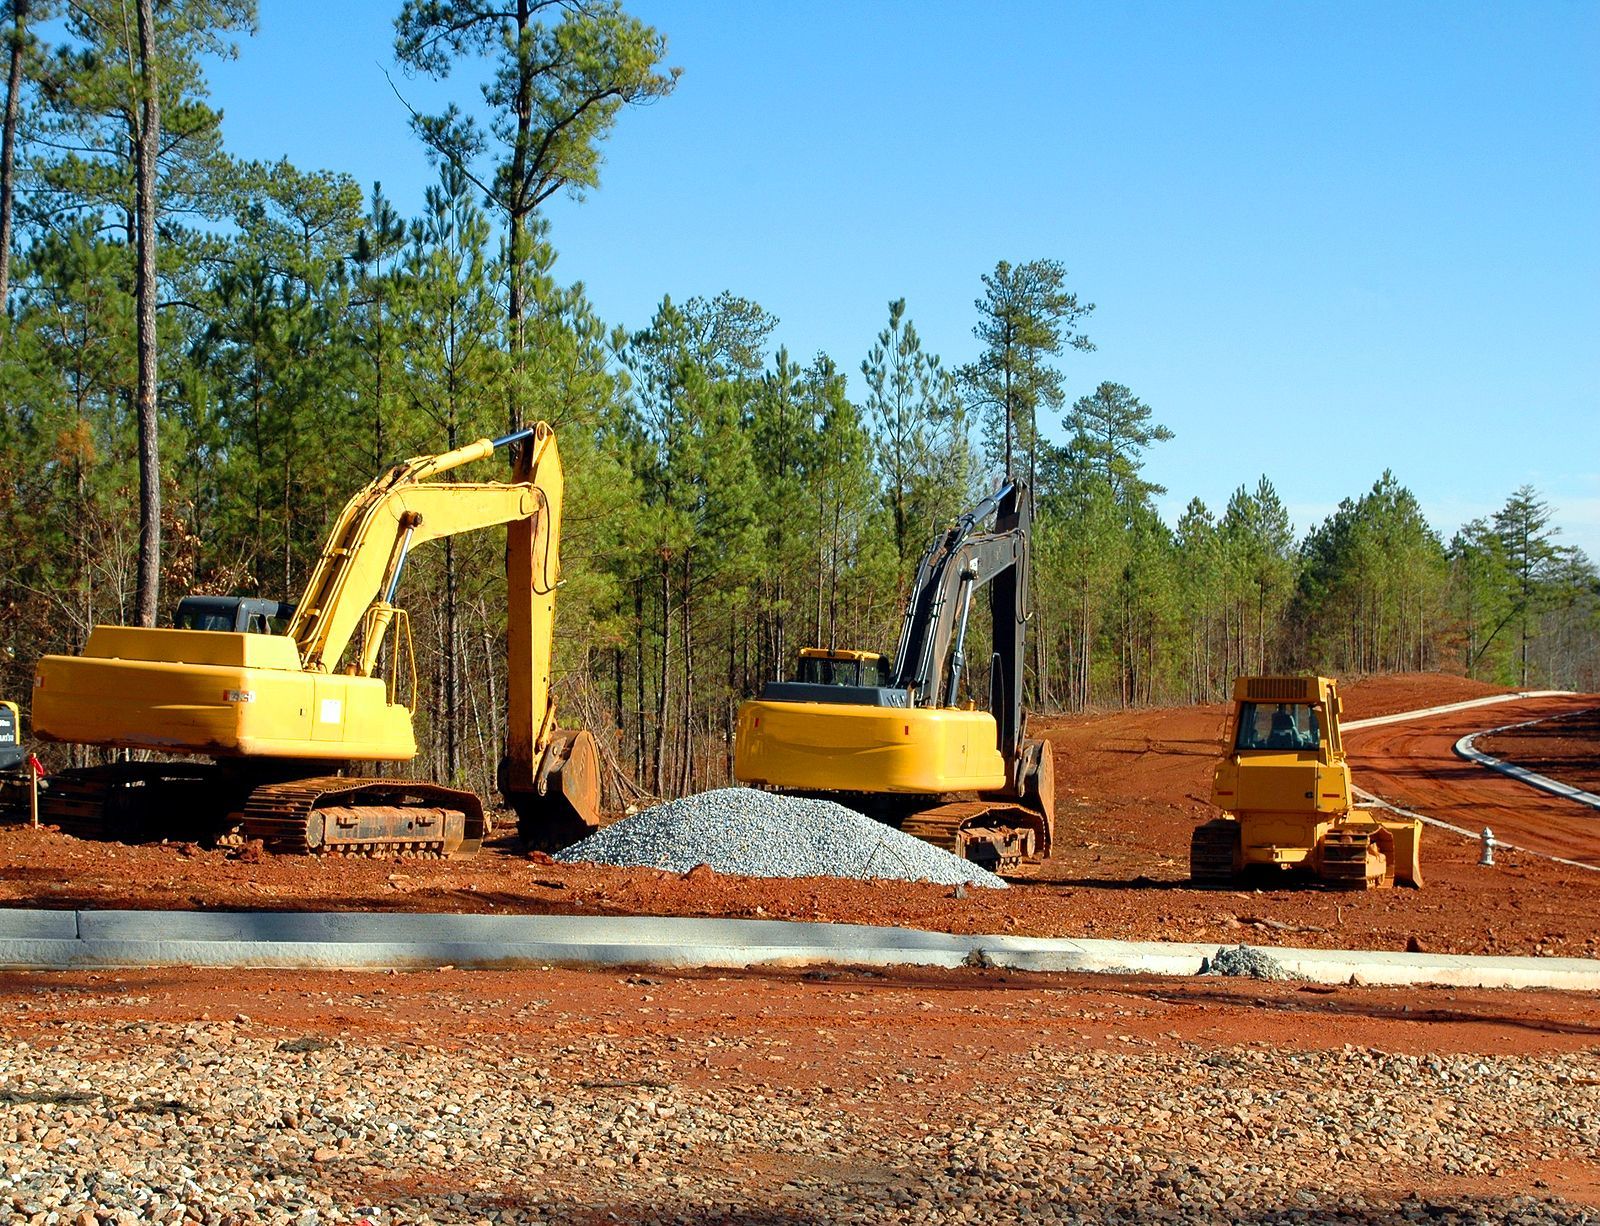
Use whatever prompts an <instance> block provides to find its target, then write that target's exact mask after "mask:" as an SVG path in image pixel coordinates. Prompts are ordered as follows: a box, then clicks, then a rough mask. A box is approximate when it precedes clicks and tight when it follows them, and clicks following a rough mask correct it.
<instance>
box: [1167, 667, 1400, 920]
mask: <svg viewBox="0 0 1600 1226" xmlns="http://www.w3.org/2000/svg"><path fill="white" fill-rule="evenodd" d="M1339 716H1340V707H1339V689H1338V686H1337V684H1336V683H1335V682H1334V681H1333V680H1332V679H1330V678H1328V677H1240V678H1239V679H1238V680H1237V681H1235V682H1234V687H1233V712H1232V715H1231V717H1230V718H1229V720H1228V740H1227V747H1226V748H1225V749H1224V751H1223V756H1222V759H1221V761H1220V762H1218V764H1217V768H1216V771H1215V773H1214V775H1213V778H1212V782H1211V803H1212V804H1213V805H1215V806H1216V807H1217V808H1219V809H1221V810H1223V811H1224V816H1222V817H1220V818H1215V819H1213V820H1211V821H1208V822H1205V823H1204V824H1202V825H1200V826H1198V827H1196V828H1195V831H1194V834H1193V836H1192V838H1191V840H1190V844H1189V879H1190V880H1191V881H1193V882H1195V883H1196V884H1197V885H1232V884H1235V883H1237V882H1238V881H1239V880H1240V879H1241V878H1242V877H1243V876H1244V874H1245V873H1246V872H1247V871H1248V870H1251V869H1256V870H1258V871H1264V872H1271V871H1275V870H1276V871H1282V870H1287V869H1303V870H1309V871H1310V872H1311V873H1313V874H1315V875H1316V876H1318V877H1320V878H1322V879H1323V880H1324V881H1327V882H1329V883H1330V884H1332V885H1336V886H1341V887H1345V888H1348V889H1358V890H1360V889H1372V888H1376V887H1381V886H1390V885H1393V884H1394V883H1395V882H1396V881H1400V882H1403V883H1405V884H1407V885H1413V886H1419V887H1420V886H1421V885H1422V864H1421V861H1420V858H1419V857H1420V852H1421V847H1422V823H1421V822H1419V821H1416V820H1415V819H1413V818H1398V817H1390V816H1383V817H1379V816H1377V815H1376V814H1374V813H1373V812H1372V811H1371V810H1368V809H1358V808H1356V807H1355V803H1354V800H1353V796H1352V793H1351V790H1350V767H1349V764H1348V763H1347V762H1346V761H1345V756H1344V741H1343V738H1342V736H1341V733H1340V729H1339Z"/></svg>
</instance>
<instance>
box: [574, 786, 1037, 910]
mask: <svg viewBox="0 0 1600 1226" xmlns="http://www.w3.org/2000/svg"><path fill="white" fill-rule="evenodd" d="M556 859H558V860H564V861H567V862H568V863H573V862H576V861H584V862H588V863H593V864H613V865H617V866H618V867H622V868H660V869H666V870H668V871H669V872H675V873H687V872H689V871H690V870H691V869H693V868H695V867H696V866H697V865H701V864H704V865H706V866H707V867H709V868H710V869H712V870H713V871H714V872H718V873H729V874H734V875H738V876H745V877H852V878H856V879H858V880H867V879H871V878H889V879H891V880H895V881H931V882H933V883H935V884H936V885H982V886H991V887H995V888H1004V887H1005V884H1006V883H1005V882H1004V881H1002V880H1001V879H1000V878H999V877H997V876H995V875H994V874H993V873H991V872H989V871H988V870H987V869H983V868H979V867H978V866H977V865H976V864H973V863H972V862H971V861H969V860H962V859H959V858H958V857H956V856H952V855H951V854H950V853H949V852H947V851H941V850H940V849H939V848H937V847H934V846H932V845H931V844H928V843H924V842H923V841H922V840H921V839H915V838H912V837H911V836H910V835H909V834H904V833H902V832H901V831H899V830H896V829H894V828H893V827H891V826H885V825H884V824H883V823H882V822H875V821H873V820H872V819H871V818H870V817H865V816H863V815H862V814H860V813H857V812H856V811H855V810H854V809H847V808H845V807H844V806H843V805H837V804H834V803H833V802H832V801H827V800H805V799H802V798H800V797H798V796H779V795H776V794H775V793H772V792H758V791H756V790H754V789H752V788H720V789H718V790H716V791H713V792H701V793H699V794H698V795H696V796H685V797H683V798H682V799H681V800H669V801H668V802H667V803H666V804H661V805H657V806H656V807H655V808H653V809H645V810H644V811H643V812H640V813H635V814H634V815H633V816H631V817H626V818H623V820H622V821H620V822H616V823H614V824H612V825H610V826H607V827H606V828H605V829H604V830H601V831H599V832H598V833H596V834H592V835H590V836H589V837H588V838H586V839H584V840H583V842H581V843H575V844H574V845H573V846H571V847H568V848H567V849H566V850H564V851H562V852H559V853H558V854H557V856H556Z"/></svg>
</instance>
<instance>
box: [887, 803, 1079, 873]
mask: <svg viewBox="0 0 1600 1226" xmlns="http://www.w3.org/2000/svg"><path fill="white" fill-rule="evenodd" d="M899 825H900V829H901V831H903V832H904V833H906V834H909V835H911V836H912V837H913V838H918V839H921V840H922V841H923V842H924V843H932V844H933V845H934V846H935V847H939V848H942V849H943V850H945V851H948V852H949V853H950V854H951V855H954V856H960V857H961V858H962V859H964V860H971V861H972V862H973V863H975V864H979V865H982V866H983V867H984V868H987V869H989V870H990V871H995V870H998V869H1011V868H1015V867H1017V866H1018V865H1020V864H1021V863H1022V862H1023V861H1025V860H1031V859H1034V858H1035V857H1042V856H1046V855H1048V854H1049V853H1050V833H1051V832H1050V823H1049V822H1048V821H1046V820H1045V818H1044V816H1043V815H1042V814H1039V813H1036V812H1034V811H1033V810H1031V809H1027V808H1023V807H1022V806H1021V805H1019V804H1017V803H1016V802H1015V801H1004V800H956V801H950V802H948V803H946V804H941V805H935V806H933V807H932V808H928V809H919V810H917V811H916V812H914V813H912V814H910V815H908V816H906V817H905V818H903V819H902V820H901V821H900V823H899Z"/></svg>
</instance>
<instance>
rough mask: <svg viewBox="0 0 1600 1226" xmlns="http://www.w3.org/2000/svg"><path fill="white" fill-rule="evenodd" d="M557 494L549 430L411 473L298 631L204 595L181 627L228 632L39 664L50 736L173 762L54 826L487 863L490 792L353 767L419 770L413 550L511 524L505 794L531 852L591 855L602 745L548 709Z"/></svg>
mask: <svg viewBox="0 0 1600 1226" xmlns="http://www.w3.org/2000/svg"><path fill="white" fill-rule="evenodd" d="M501 447H511V448H512V449H513V451H512V455H513V473H512V477H513V479H512V480H511V481H510V482H460V483H454V482H442V481H436V480H433V478H435V477H437V476H439V475H440V474H441V473H444V472H447V471H450V470H452V469H456V468H460V467H462V466H463V465H466V464H471V463H475V462H478V461H481V460H485V459H487V458H488V457H489V456H491V455H492V454H493V453H494V452H495V450H496V449H498V448H501ZM563 490H564V482H563V477H562V470H561V457H560V453H559V451H558V449H557V447H556V439H555V434H554V433H553V432H552V431H551V429H550V427H549V426H548V425H546V424H545V423H543V422H540V423H538V424H537V425H534V426H531V427H528V428H526V429H522V430H517V431H514V432H513V433H510V434H507V435H505V436H503V437H501V438H497V439H487V438H485V439H479V440H478V441H476V442H474V443H469V444H467V445H466V446H464V447H458V448H456V449H455V450H452V451H447V452H445V453H443V454H442V455H433V456H418V457H416V458H414V459H410V460H406V461H404V462H403V463H400V464H397V465H395V466H394V467H392V468H391V469H390V470H389V471H388V472H386V473H384V474H383V475H382V476H380V477H378V478H377V479H376V480H374V481H373V482H371V483H370V484H369V485H367V486H366V487H365V488H364V489H362V490H361V491H360V492H359V493H357V494H356V495H355V496H354V497H353V498H351V499H350V501H349V502H348V503H347V504H346V506H345V508H344V511H343V512H342V513H341V514H340V516H339V518H338V520H337V522H336V523H335V524H334V527H333V531H332V532H331V533H330V534H329V537H328V543H327V545H326V546H325V547H324V549H323V551H322V555H321V557H320V558H319V559H318V561H317V564H316V567H315V569H314V570H313V572H312V575H311V580H310V582H309V584H308V585H307V587H306V590H305V592H304V594H303V595H302V596H301V598H300V600H299V602H298V603H297V604H296V605H295V606H294V609H293V613H292V616H290V618H289V620H288V624H287V628H286V629H285V630H284V632H283V633H272V632H271V630H272V628H273V624H274V623H273V618H272V616H271V614H273V613H277V612H281V613H283V614H287V613H288V612H289V610H288V609H287V608H284V607H280V606H277V605H276V603H275V602H263V601H259V600H243V601H241V600H236V599H233V598H219V597H203V598H195V599H193V600H191V601H186V602H185V605H186V606H187V608H184V607H182V606H180V615H179V617H178V619H177V620H178V624H179V626H180V627H191V626H207V625H218V626H222V627H225V628H222V629H195V628H173V629H146V628H140V627H130V626H96V627H95V628H94V630H93V631H92V632H91V634H90V636H89V640H88V643H87V645H86V646H85V648H84V652H83V654H82V655H81V656H59V655H52V656H45V657H43V658H42V659H41V660H40V661H39V663H38V666H37V668H36V669H35V672H34V691H33V727H34V734H35V735H36V736H37V737H38V738H39V739H40V740H42V741H58V742H69V743H73V744H79V745H92V746H100V747H104V748H108V749H125V750H146V751H157V752H159V753H160V754H163V755H169V756H168V757H166V758H165V759H164V760H151V761H127V762H116V763H111V764H109V765H105V766H99V767H88V768H80V769H77V770H70V771H64V772H61V773H60V774H58V775H56V776H54V777H53V779H52V787H51V789H50V792H49V794H48V801H47V805H46V810H45V814H44V820H46V821H47V822H50V823H53V824H56V825H59V826H61V827H62V829H64V830H66V831H67V832H68V833H75V834H80V835H88V836H94V837H106V838H119V839H127V840H130V841H138V840H143V839H153V838H164V837H184V838H206V837H215V836H216V835H218V834H220V833H222V832H224V831H225V830H227V829H228V828H230V827H232V826H235V825H237V826H241V827H242V833H243V834H244V836H245V837H247V838H252V839H260V840H262V842H263V843H264V844H265V846H266V847H267V849H268V850H271V851H281V852H299V853H307V852H309V853H314V854H316V853H330V852H342V853H358V854H359V853H369V854H370V853H383V852H395V851H410V852H428V853H435V854H443V855H458V856H459V855H470V854H472V853H473V852H475V851H476V850H477V849H478V847H479V845H480V844H481V843H482V841H483V837H484V835H485V833H486V832H487V822H486V820H485V816H484V809H483V804H482V801H481V800H480V799H479V797H478V796H477V795H475V794H474V793H472V792H469V791H463V790H461V789H459V788H453V787H446V786H443V785H441V784H436V783H429V782H423V781H417V780H408V779H397V778H370V777H361V776H359V775H358V774H355V773H353V767H354V766H355V765H356V764H362V763H377V762H397V763H398V762H407V761H409V760H410V759H412V758H413V757H414V756H415V755H416V752H417V745H416V738H415V734H414V732H413V729H412V716H413V715H414V714H415V711H416V705H417V673H416V661H415V657H414V655H413V650H412V644H411V631H410V620H409V618H408V616H407V613H406V610H405V609H403V608H401V607H400V606H398V605H397V604H396V603H395V600H396V596H397V593H398V590H399V587H400V581H401V576H402V574H403V572H404V570H405V565H406V560H407V558H408V556H409V555H410V553H411V550H412V549H414V548H415V547H417V546H419V545H421V544H423V543H424V542H427V541H431V540H437V539H439V538H442V537H448V536H453V535H456V534H458V533H464V532H472V531H476V530H478V529H482V528H489V527H494V526H497V525H500V524H505V525H506V526H507V527H506V579H507V598H508V604H507V616H506V631H507V640H506V659H507V687H506V689H507V695H506V701H507V706H508V723H507V738H506V748H505V756H504V758H503V759H502V761H501V762H500V765H499V771H498V781H499V787H500V791H501V793H502V795H503V796H504V798H505V800H506V803H507V804H508V805H509V806H510V807H511V808H512V809H514V810H515V811H516V813H517V815H518V822H519V829H520V831H521V833H522V836H523V838H524V840H525V841H526V842H528V843H530V844H533V845H564V844H566V843H569V842H572V841H574V840H575V839H577V838H580V837H582V836H583V834H585V833H586V832H587V831H588V830H591V829H593V828H594V827H595V826H596V825H597V824H598V819H599V807H600V769H599V754H598V748H597V746H596V743H595V740H594V737H593V736H592V735H591V734H590V733H589V732H587V731H581V730H564V729H561V728H559V727H557V724H556V707H555V699H554V697H553V695H552V693H551V649H552V635H553V627H554V620H555V591H556V586H557V582H558V576H559V573H560V539H561V502H562V494H563ZM225 606H226V607H225ZM247 606H248V607H247ZM256 606H261V608H259V609H258V608H257V607H256ZM258 622H259V624H258ZM252 628H253V629H255V630H259V631H261V632H259V633H252V632H251V629H252ZM385 654H387V665H386V668H385V669H384V670H383V671H384V672H386V674H387V675H379V673H380V661H381V660H383V659H384V657H385ZM347 657H348V658H347Z"/></svg>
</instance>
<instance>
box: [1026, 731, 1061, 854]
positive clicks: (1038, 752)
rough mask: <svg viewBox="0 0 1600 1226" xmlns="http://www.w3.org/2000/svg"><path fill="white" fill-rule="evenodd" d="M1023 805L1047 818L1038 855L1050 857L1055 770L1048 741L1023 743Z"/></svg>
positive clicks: (1053, 818) (1053, 831)
mask: <svg viewBox="0 0 1600 1226" xmlns="http://www.w3.org/2000/svg"><path fill="white" fill-rule="evenodd" d="M1020 774H1021V780H1020V782H1021V784H1022V803H1023V805H1024V806H1026V807H1027V808H1029V809H1031V810H1033V811H1034V812H1036V813H1038V814H1039V815H1040V816H1041V817H1043V818H1044V831H1043V833H1044V837H1043V838H1042V839H1040V840H1039V843H1040V847H1039V854H1040V855H1045V856H1048V855H1049V854H1050V844H1051V842H1052V840H1053V838H1054V836H1055V827H1056V767H1055V759H1054V757H1053V756H1052V754H1051V752H1050V742H1049V741H1045V740H1038V741H1024V742H1023V743H1022V768H1021V771H1020Z"/></svg>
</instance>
